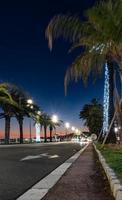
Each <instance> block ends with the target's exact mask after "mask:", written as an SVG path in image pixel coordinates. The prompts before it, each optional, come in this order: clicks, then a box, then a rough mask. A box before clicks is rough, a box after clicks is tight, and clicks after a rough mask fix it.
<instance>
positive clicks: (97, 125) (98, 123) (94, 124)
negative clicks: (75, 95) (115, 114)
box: [79, 99, 103, 136]
mask: <svg viewBox="0 0 122 200" xmlns="http://www.w3.org/2000/svg"><path fill="white" fill-rule="evenodd" d="M79 116H80V119H83V120H84V121H85V125H86V126H88V127H89V130H90V133H91V134H92V133H95V134H96V135H97V136H98V134H99V133H100V130H101V128H102V121H103V107H102V105H101V104H100V103H99V101H98V100H97V99H92V101H91V103H90V104H85V105H84V106H83V108H82V110H81V111H80V115H79Z"/></svg>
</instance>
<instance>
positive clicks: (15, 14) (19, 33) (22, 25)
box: [0, 0, 103, 126]
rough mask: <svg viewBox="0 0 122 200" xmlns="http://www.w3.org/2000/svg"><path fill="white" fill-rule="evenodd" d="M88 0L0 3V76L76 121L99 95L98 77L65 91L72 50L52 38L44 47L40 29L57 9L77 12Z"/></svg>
mask: <svg viewBox="0 0 122 200" xmlns="http://www.w3.org/2000/svg"><path fill="white" fill-rule="evenodd" d="M93 2H94V1H93V0H65V1H63V0H62V1H60V0H59V1H58V0H44V1H32V3H31V1H25V2H22V1H16V3H15V2H14V3H13V2H12V1H8V2H6V1H5V2H4V1H2V3H0V80H1V81H8V82H12V83H15V84H17V85H18V86H21V87H22V88H24V89H25V90H26V91H27V92H28V93H29V94H30V95H31V96H32V97H33V99H34V101H35V102H37V103H38V104H39V105H40V106H41V107H42V109H43V110H44V111H46V112H48V113H50V114H53V113H56V114H57V115H58V116H59V118H61V119H62V120H64V121H69V122H70V123H71V124H72V125H79V126H80V124H81V121H80V120H79V119H78V115H79V111H80V109H81V108H82V106H83V105H84V104H85V103H88V102H89V101H90V100H91V99H92V98H93V97H98V98H99V99H100V100H101V101H102V98H103V78H101V79H99V80H97V82H96V84H92V81H91V80H90V81H89V83H88V86H87V88H86V87H84V85H83V83H82V81H80V82H79V83H77V84H75V83H71V84H70V86H69V87H68V94H67V96H66V97H65V95H64V83H63V82H64V75H65V71H66V69H67V67H68V66H69V65H70V64H71V63H72V61H73V59H74V58H75V56H76V55H77V52H73V53H71V54H69V53H68V48H69V47H70V44H69V43H68V42H65V41H63V40H61V39H60V40H58V41H55V43H54V46H53V51H52V52H50V51H49V49H48V45H47V41H46V39H45V29H46V26H47V24H48V22H49V21H50V19H51V18H52V17H53V16H54V15H55V14H59V13H71V14H79V15H80V16H81V18H82V15H83V11H84V10H85V9H86V8H89V7H90V6H91V5H92V4H93Z"/></svg>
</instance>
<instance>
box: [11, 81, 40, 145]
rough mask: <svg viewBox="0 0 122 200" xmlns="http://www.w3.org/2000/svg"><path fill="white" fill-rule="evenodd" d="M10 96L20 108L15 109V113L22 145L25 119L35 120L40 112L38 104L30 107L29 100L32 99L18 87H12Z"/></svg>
mask: <svg viewBox="0 0 122 200" xmlns="http://www.w3.org/2000/svg"><path fill="white" fill-rule="evenodd" d="M10 94H11V96H12V98H13V100H14V101H15V102H16V103H17V105H18V107H14V109H13V112H14V116H15V117H16V119H17V121H18V123H19V129H20V144H22V143H23V121H24V117H29V118H32V119H34V118H35V117H36V115H37V111H39V107H38V106H37V105H36V104H33V105H31V106H29V105H28V104H27V100H28V99H30V97H29V96H28V94H27V93H26V92H25V91H23V90H22V89H21V88H19V87H17V86H16V85H12V84H11V85H10Z"/></svg>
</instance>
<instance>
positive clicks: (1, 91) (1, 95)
mask: <svg viewBox="0 0 122 200" xmlns="http://www.w3.org/2000/svg"><path fill="white" fill-rule="evenodd" d="M0 106H1V108H2V110H3V111H4V113H1V114H0V118H5V144H9V138H10V120H11V117H12V116H13V108H14V107H15V106H17V104H16V102H15V101H14V100H13V99H12V97H11V94H10V93H9V84H8V83H1V84H0Z"/></svg>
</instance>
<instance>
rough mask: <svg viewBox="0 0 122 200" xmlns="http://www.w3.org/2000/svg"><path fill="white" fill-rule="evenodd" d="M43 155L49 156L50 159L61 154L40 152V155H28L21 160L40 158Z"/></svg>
mask: <svg viewBox="0 0 122 200" xmlns="http://www.w3.org/2000/svg"><path fill="white" fill-rule="evenodd" d="M43 157H47V158H48V159H51V158H58V157H59V156H58V155H49V154H47V153H42V154H39V155H29V156H26V157H25V158H22V159H21V160H20V161H25V160H33V159H38V158H43Z"/></svg>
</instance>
